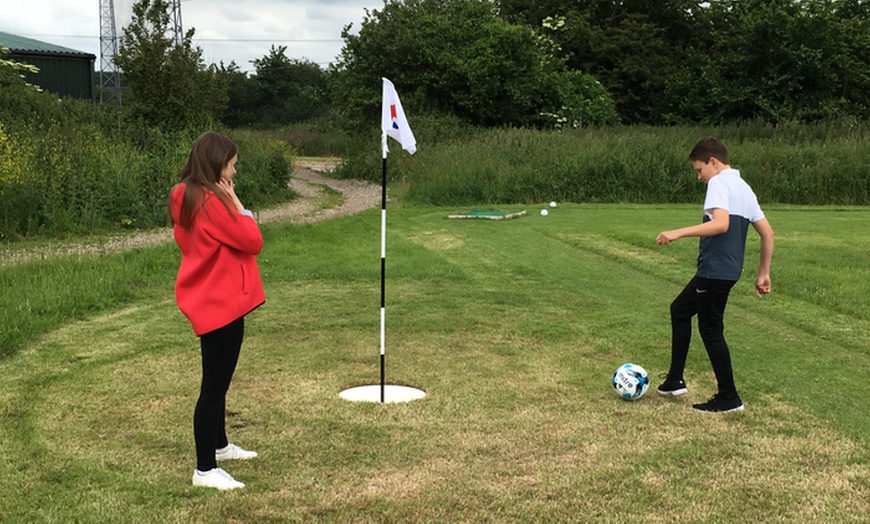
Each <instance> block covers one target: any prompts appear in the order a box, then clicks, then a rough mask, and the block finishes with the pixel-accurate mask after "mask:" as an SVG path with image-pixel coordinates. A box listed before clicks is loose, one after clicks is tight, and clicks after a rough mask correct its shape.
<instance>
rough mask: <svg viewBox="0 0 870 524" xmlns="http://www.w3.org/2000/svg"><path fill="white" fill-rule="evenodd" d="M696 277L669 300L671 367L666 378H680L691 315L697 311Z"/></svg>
mask: <svg viewBox="0 0 870 524" xmlns="http://www.w3.org/2000/svg"><path fill="white" fill-rule="evenodd" d="M695 281H696V278H692V280H690V281H689V283H688V284H686V287H685V288H683V290H682V291H681V292H680V294H679V295H677V298H675V299H674V301H673V302H671V367H670V369H669V370H668V379H673V380H682V379H683V370H684V369H685V367H686V357H687V356H688V354H689V343H690V342H691V340H692V317H693V316H695V314H697V313H698V307H697V302H696V300H695V294H696V293H695V289H696V284H695Z"/></svg>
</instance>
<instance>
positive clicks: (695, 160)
mask: <svg viewBox="0 0 870 524" xmlns="http://www.w3.org/2000/svg"><path fill="white" fill-rule="evenodd" d="M689 160H690V161H691V162H692V167H693V168H694V169H695V171H696V172H697V173H698V180H700V181H701V182H704V183H705V184H707V195H706V197H705V199H704V220H703V222H702V223H701V224H697V225H694V226H689V227H684V228H681V229H674V230H671V231H663V232H661V233H659V235H658V237H657V238H656V242H657V243H658V244H659V245H667V244H670V243H671V242H673V241H675V240H679V239H681V238H685V237H701V240H700V246H699V255H698V270H697V272H696V273H695V276H694V277H692V279H691V280H690V281H689V283H688V284H687V285H686V287H685V288H684V289H683V291H682V292H680V294H679V295H678V296H677V298H676V299H674V301H673V302H672V303H671V365H670V369H669V371H668V374H667V377H666V379H665V381H664V383H663V384H662V385H660V386H659V387H658V392H659V393H660V394H662V395H672V396H677V395H682V394H684V393H687V392H688V391H689V390H688V389H687V388H686V383H685V381H684V380H683V370H684V368H685V366H686V356H687V355H688V353H689V341H690V340H691V337H692V317H693V316H695V315H698V331H699V332H700V334H701V339H702V340H703V341H704V347H705V348H706V349H707V355H708V356H709V357H710V363H711V364H712V365H713V372H714V373H715V375H716V382H717V383H718V386H719V392H718V393H716V394H715V395H713V397H712V398H711V399H710V400H708V401H707V402H704V403H702V404H694V405H693V406H692V407H693V408H695V409H697V410H700V411H709V412H716V413H726V412H729V411H740V410H742V409H743V401H742V400H740V395H738V394H737V387H736V386H735V385H734V374H733V371H732V368H731V355H730V353H729V351H728V344H727V343H726V342H725V336H724V334H723V331H724V325H723V322H722V319H723V316H724V314H725V305H726V303H727V302H728V294H729V293H730V292H731V288H732V287H733V286H734V284H735V283H736V282H737V280H738V279H739V278H740V274H741V273H742V271H743V254H744V250H745V247H746V233H747V231H748V230H749V225H750V224H752V227H753V228H754V229H755V231H756V232H757V233H758V234H759V236H760V237H761V257H760V261H759V264H758V276H757V277H756V279H755V294H756V295H758V296H759V297H760V296H762V295H766V294H768V293H770V261H771V258H772V257H773V229H772V228H771V227H770V224H769V223H768V221H767V219H766V218H765V217H764V213H763V212H762V211H761V207H759V205H758V199H757V198H756V196H755V193H754V192H753V191H752V188H751V187H749V184H747V183H746V182H745V181H744V180H743V179H742V178H740V172H739V171H737V170H736V169H732V168H731V165H730V161H729V159H728V150H727V149H726V148H725V145H724V144H722V142H720V141H719V140H717V139H715V138H712V137H707V138H702V139H701V140H699V141H698V143H697V144H696V145H695V148H694V149H692V152H691V153H690V154H689Z"/></svg>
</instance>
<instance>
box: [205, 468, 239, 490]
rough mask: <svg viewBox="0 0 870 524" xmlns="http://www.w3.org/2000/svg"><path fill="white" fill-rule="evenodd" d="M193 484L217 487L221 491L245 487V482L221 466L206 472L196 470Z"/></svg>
mask: <svg viewBox="0 0 870 524" xmlns="http://www.w3.org/2000/svg"><path fill="white" fill-rule="evenodd" d="M193 485H194V486H200V487H203V488H217V489H219V490H221V491H225V490H228V489H236V488H244V487H245V484H244V483H242V482H239V481H238V480H236V479H234V478H233V477H231V476H230V474H229V473H227V472H226V471H224V470H222V469H221V468H214V469H212V470H209V471H208V472H206V473H200V472H199V471H194V472H193Z"/></svg>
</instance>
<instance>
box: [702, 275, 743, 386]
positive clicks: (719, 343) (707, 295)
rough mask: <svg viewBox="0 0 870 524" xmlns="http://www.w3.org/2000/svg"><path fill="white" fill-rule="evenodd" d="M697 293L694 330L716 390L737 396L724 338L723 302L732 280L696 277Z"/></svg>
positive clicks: (729, 290)
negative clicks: (695, 328)
mask: <svg viewBox="0 0 870 524" xmlns="http://www.w3.org/2000/svg"><path fill="white" fill-rule="evenodd" d="M698 286H699V288H698V289H699V290H700V291H703V293H698V297H697V298H698V331H699V332H700V333H701V338H702V339H703V341H704V347H705V348H706V349H707V356H709V357H710V364H712V365H713V373H715V374H716V382H717V383H718V386H719V394H720V395H722V396H724V397H726V398H733V397H736V396H737V387H736V386H735V385H734V372H733V370H732V368H731V353H730V352H729V350H728V344H727V342H726V341H725V335H724V330H725V326H724V323H723V319H724V316H725V306H726V305H727V304H728V295H729V293H730V292H731V288H732V287H733V286H734V282H731V281H727V280H708V279H699V282H698Z"/></svg>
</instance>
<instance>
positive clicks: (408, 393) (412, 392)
mask: <svg viewBox="0 0 870 524" xmlns="http://www.w3.org/2000/svg"><path fill="white" fill-rule="evenodd" d="M338 396H339V397H341V398H343V399H345V400H349V401H351V402H380V401H381V385H380V384H371V385H366V386H356V387H352V388H348V389H345V390H344V391H342V392H341V393H339V394H338ZM425 396H426V392H425V391H423V390H422V389H417V388H412V387H410V386H398V385H395V384H385V385H384V403H385V404H390V403H396V402H411V401H412V400H417V399H421V398H423V397H425Z"/></svg>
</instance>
